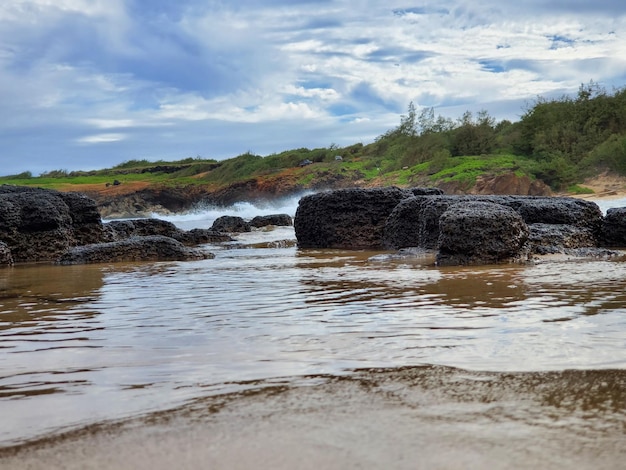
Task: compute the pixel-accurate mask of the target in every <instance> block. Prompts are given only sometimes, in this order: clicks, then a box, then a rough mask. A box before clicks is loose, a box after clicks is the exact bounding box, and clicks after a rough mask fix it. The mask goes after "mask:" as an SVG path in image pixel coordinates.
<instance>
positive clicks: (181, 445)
mask: <svg viewBox="0 0 626 470" xmlns="http://www.w3.org/2000/svg"><path fill="white" fill-rule="evenodd" d="M624 423H626V371H621V370H616V371H565V372H554V373H524V374H522V373H519V374H502V373H478V372H467V371H462V370H458V369H452V368H446V367H417V368H404V369H392V370H363V371H357V372H355V373H354V374H352V375H350V376H347V377H311V378H307V379H303V380H301V381H300V383H298V384H296V385H293V384H292V385H286V384H278V385H276V384H275V385H271V384H267V383H264V384H258V385H256V386H250V387H249V389H248V390H247V391H244V392H239V393H233V394H229V395H222V396H217V397H208V398H205V399H203V400H200V401H197V402H195V403H193V404H190V405H189V406H187V407H185V408H183V409H179V410H176V411H170V412H166V413H157V414H153V415H150V416H148V417H143V418H141V419H136V420H132V421H129V422H126V423H118V424H115V425H100V426H92V427H91V428H88V429H85V430H81V431H76V432H72V433H69V434H67V435H64V436H50V437H49V438H47V439H43V440H41V441H39V442H36V443H30V444H27V445H24V446H21V447H15V448H5V449H2V450H0V468H7V469H15V470H19V469H48V470H50V469H154V470H159V469H172V468H176V469H192V468H193V469H197V468H211V469H250V468H257V469H264V468H267V469H270V468H271V469H296V468H297V469H346V468H361V469H379V468H389V469H415V468H428V469H437V468H442V469H443V468H445V469H484V468H489V469H509V468H510V469H542V468H545V469H561V468H562V469H571V468H576V469H594V470H600V469H617V468H623V466H622V465H623V463H624V461H625V459H626V425H625V424H624Z"/></svg>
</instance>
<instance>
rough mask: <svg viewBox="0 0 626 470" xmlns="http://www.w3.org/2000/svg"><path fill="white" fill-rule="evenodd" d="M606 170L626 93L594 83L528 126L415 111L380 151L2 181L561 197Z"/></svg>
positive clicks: (619, 145)
mask: <svg viewBox="0 0 626 470" xmlns="http://www.w3.org/2000/svg"><path fill="white" fill-rule="evenodd" d="M603 170H610V171H613V172H616V173H619V174H622V175H626V89H624V88H622V89H616V90H614V91H613V92H611V93H609V92H607V91H606V90H605V89H604V88H602V87H600V86H599V85H598V84H596V83H594V82H590V83H589V84H584V85H581V87H580V89H579V91H578V94H577V95H576V96H575V97H569V96H563V97H561V98H557V99H545V98H541V97H539V98H537V99H536V100H535V102H534V103H532V104H530V105H529V106H528V107H527V109H526V110H525V111H524V113H523V115H522V117H521V119H520V121H518V122H515V123H512V122H509V121H506V120H504V121H500V122H496V120H495V119H494V118H493V117H491V116H490V115H489V113H488V112H487V111H485V110H483V111H480V112H478V113H476V115H474V114H472V113H471V112H469V111H468V112H465V113H464V114H463V115H462V116H461V117H460V118H458V119H456V120H452V119H449V118H444V117H442V116H436V115H435V110H434V109H433V108H424V109H422V110H420V111H419V112H418V111H417V110H416V108H415V106H414V104H413V103H410V104H409V106H408V110H407V114H406V115H403V116H401V118H400V124H399V125H398V126H397V127H396V128H393V129H390V130H389V131H387V132H385V133H384V134H383V135H381V136H379V137H378V138H377V139H376V140H375V141H374V142H373V143H371V144H368V145H363V144H362V143H357V144H354V145H351V146H348V147H343V148H340V147H337V146H336V145H334V144H331V145H329V146H328V147H327V148H318V149H307V148H300V149H294V150H287V151H284V152H281V153H278V154H273V155H269V156H266V157H261V156H259V155H255V154H253V153H251V152H246V153H244V154H242V155H239V156H237V157H234V158H230V159H227V160H223V161H219V162H218V161H215V160H211V159H202V158H200V157H196V158H186V159H183V160H179V161H174V162H166V161H162V160H160V161H157V162H151V161H148V160H130V161H127V162H124V163H121V164H119V165H117V166H115V167H113V168H110V169H103V170H97V171H72V172H68V171H66V170H55V171H50V172H47V173H44V174H42V175H40V176H38V177H34V176H33V175H32V174H31V173H30V172H24V173H21V174H19V175H12V176H6V177H0V183H8V184H18V185H37V186H42V187H60V186H62V185H67V184H106V183H111V182H112V181H114V180H117V181H119V182H120V183H125V182H136V181H143V182H147V183H150V184H162V185H187V184H202V185H210V186H213V187H221V186H225V185H229V184H232V183H236V182H241V181H246V180H249V179H252V178H261V179H263V178H274V177H289V178H291V180H292V181H293V182H295V184H298V185H300V186H302V187H310V186H313V185H315V184H316V182H318V181H325V180H326V179H329V178H332V177H335V178H337V177H341V178H349V179H350V180H352V181H355V180H362V181H365V182H368V181H373V182H374V183H376V182H378V183H381V184H396V185H417V184H438V183H454V184H457V185H458V186H459V187H461V188H470V187H471V186H472V185H473V184H474V183H475V181H476V178H477V177H479V176H481V175H497V174H500V173H505V172H514V173H516V174H517V175H518V176H522V175H527V176H529V177H530V178H531V179H541V180H543V181H544V182H546V183H547V184H549V185H550V186H552V188H553V189H555V190H565V189H567V190H568V191H570V192H577V193H582V192H585V191H587V190H586V188H582V187H580V186H578V185H577V184H578V183H580V182H582V181H583V180H584V179H585V178H586V177H588V176H592V175H594V174H597V173H599V172H601V171H603Z"/></svg>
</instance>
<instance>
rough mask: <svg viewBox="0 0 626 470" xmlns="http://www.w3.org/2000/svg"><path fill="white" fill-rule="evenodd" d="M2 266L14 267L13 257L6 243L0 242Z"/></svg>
mask: <svg viewBox="0 0 626 470" xmlns="http://www.w3.org/2000/svg"><path fill="white" fill-rule="evenodd" d="M0 266H13V256H12V255H11V250H10V249H9V246H8V245H7V244H6V243H3V242H0Z"/></svg>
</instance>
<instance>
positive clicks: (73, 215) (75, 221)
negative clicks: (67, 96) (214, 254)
mask: <svg viewBox="0 0 626 470" xmlns="http://www.w3.org/2000/svg"><path fill="white" fill-rule="evenodd" d="M155 236H156V237H155ZM164 239H166V240H164ZM227 240H231V238H230V237H228V235H226V234H223V233H215V232H213V231H210V230H201V229H197V230H192V231H188V232H187V231H183V230H179V229H178V228H177V227H176V226H174V224H172V223H170V222H166V221H163V220H157V219H138V220H126V221H115V222H111V223H108V224H103V223H102V220H101V218H100V213H99V211H98V209H97V207H96V203H95V202H94V201H93V200H92V199H90V198H88V197H86V196H84V195H81V194H77V193H61V192H59V191H52V190H46V189H41V188H29V187H19V186H9V185H2V186H0V265H4V266H6V265H11V264H13V263H14V262H16V263H18V262H37V261H55V260H58V259H63V260H64V261H63V262H64V263H66V262H70V260H71V262H72V263H76V262H78V260H80V259H83V260H89V261H85V262H96V261H93V260H99V259H101V260H106V261H111V260H114V261H117V260H128V261H136V260H156V259H163V260H169V259H177V260H179V259H199V258H206V257H209V255H208V254H207V253H204V252H196V251H194V250H189V249H188V248H185V247H184V246H183V244H186V245H197V244H201V243H208V242H221V241H227ZM107 253H108V254H107Z"/></svg>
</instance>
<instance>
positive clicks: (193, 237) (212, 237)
mask: <svg viewBox="0 0 626 470" xmlns="http://www.w3.org/2000/svg"><path fill="white" fill-rule="evenodd" d="M172 238H174V239H176V240H178V241H179V242H181V243H183V244H184V245H188V246H194V245H202V244H204V243H221V242H230V241H233V238H232V237H230V236H229V235H228V234H226V233H222V232H216V231H215V230H209V229H204V228H194V229H191V230H187V231H181V232H180V233H177V234H174V235H172Z"/></svg>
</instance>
